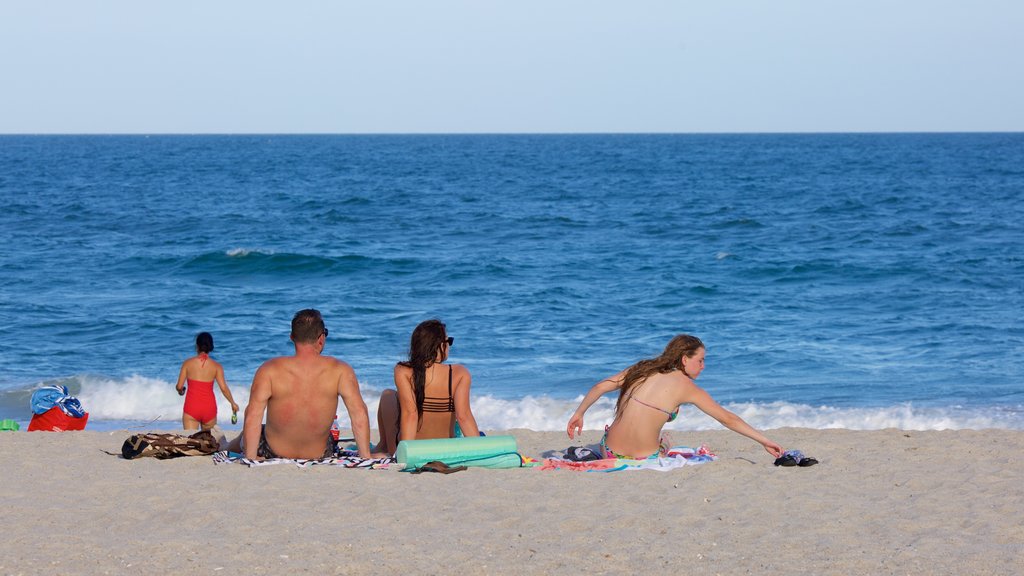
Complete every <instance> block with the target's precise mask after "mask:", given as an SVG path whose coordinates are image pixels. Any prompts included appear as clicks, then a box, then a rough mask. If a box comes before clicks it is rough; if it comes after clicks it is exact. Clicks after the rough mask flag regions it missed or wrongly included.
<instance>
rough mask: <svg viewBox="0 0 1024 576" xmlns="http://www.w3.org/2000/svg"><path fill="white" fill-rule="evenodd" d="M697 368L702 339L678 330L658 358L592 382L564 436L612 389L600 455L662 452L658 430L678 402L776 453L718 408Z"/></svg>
mask: <svg viewBox="0 0 1024 576" xmlns="http://www.w3.org/2000/svg"><path fill="white" fill-rule="evenodd" d="M703 370H704V343H703V342H701V341H700V339H699V338H697V337H696V336H690V335H687V334H680V335H679V336H676V337H675V338H673V339H672V341H670V342H669V343H668V346H666V347H665V351H664V352H662V353H661V356H658V357H657V358H650V359H647V360H641V361H640V362H637V363H636V364H633V365H632V366H630V367H629V368H626V369H625V370H623V371H622V372H619V373H618V374H616V375H614V376H612V377H610V378H605V379H604V380H601V381H600V382H598V383H597V384H595V385H594V386H593V388H591V389H590V391H589V392H587V395H586V396H584V398H583V401H582V402H580V405H579V408H577V409H576V412H575V413H574V414H573V415H572V417H571V418H570V419H569V424H568V426H566V432H567V433H568V434H569V438H574V437H575V436H576V435H577V434H579V433H580V432H581V431H582V430H583V415H584V414H585V413H586V411H587V409H588V408H590V406H591V405H592V404H593V403H594V402H596V401H597V399H598V398H600V397H601V396H603V395H604V394H607V393H608V392H611V391H612V390H618V391H619V399H618V401H617V402H616V405H615V419H614V420H613V421H612V423H611V425H609V426H607V427H605V432H604V436H602V437H601V450H602V451H603V453H604V457H605V458H633V459H645V458H654V457H657V456H659V455H664V453H665V451H666V450H667V449H668V448H670V446H666V444H667V442H666V441H665V439H664V437H662V436H661V430H662V428H663V427H664V426H665V424H667V423H669V422H672V421H673V420H675V419H676V417H677V416H678V415H679V406H680V405H682V404H693V405H694V406H696V407H697V408H700V409H701V411H703V412H704V413H705V414H707V415H708V416H711V417H712V418H714V419H715V420H718V421H719V422H720V423H721V424H722V425H723V426H725V427H726V428H728V429H730V430H732V431H733V432H737V433H739V434H742V435H744V436H746V437H747V438H750V439H751V440H754V441H755V442H757V443H759V444H761V445H762V446H764V449H765V450H766V451H767V452H768V453H769V454H771V455H772V456H775V457H776V458H778V457H779V456H781V455H782V451H783V450H782V446H779V445H778V444H776V443H775V442H772V441H771V440H769V439H768V438H766V437H765V436H764V435H763V434H761V433H760V432H758V431H757V430H755V429H754V428H753V427H752V426H750V425H749V424H747V423H746V422H745V421H744V420H743V419H742V418H740V417H739V416H737V415H736V414H733V413H732V412H730V411H728V410H726V409H725V408H722V406H721V405H719V404H718V402H715V400H714V399H713V398H711V395H709V394H708V393H707V392H705V391H704V390H703V389H701V388H700V387H699V386H697V384H695V383H694V380H696V379H697V377H698V376H700V373H701V372H702V371H703Z"/></svg>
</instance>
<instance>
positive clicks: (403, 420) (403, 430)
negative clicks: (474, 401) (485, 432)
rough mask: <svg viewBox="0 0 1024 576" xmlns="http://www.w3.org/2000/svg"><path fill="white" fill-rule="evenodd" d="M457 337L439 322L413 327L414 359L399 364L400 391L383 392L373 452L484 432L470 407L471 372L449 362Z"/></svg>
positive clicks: (397, 384)
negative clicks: (406, 442) (403, 443)
mask: <svg viewBox="0 0 1024 576" xmlns="http://www.w3.org/2000/svg"><path fill="white" fill-rule="evenodd" d="M454 341H455V339H454V338H451V337H450V336H448V332H447V329H446V327H445V325H444V324H443V323H442V322H441V321H440V320H436V319H435V320H427V321H425V322H421V323H420V324H419V325H418V326H416V329H415V330H413V332H412V337H411V339H410V342H409V359H408V360H405V361H402V362H399V363H398V364H396V365H395V389H394V390H385V391H384V392H382V393H381V395H380V405H379V407H378V408H377V428H378V430H379V431H380V442H379V443H378V444H377V446H376V447H375V448H374V452H384V453H388V454H392V453H394V451H395V448H397V447H398V441H399V440H417V439H419V440H425V439H431V438H454V437H456V436H458V435H464V436H470V437H472V436H478V435H479V429H478V428H477V425H476V419H475V418H474V417H473V411H472V410H470V407H469V387H470V383H471V381H472V378H471V377H470V375H469V370H467V369H466V367H465V366H462V365H461V364H445V360H447V359H448V352H449V350H450V349H451V346H452V344H453V343H454Z"/></svg>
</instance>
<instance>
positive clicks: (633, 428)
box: [608, 371, 692, 454]
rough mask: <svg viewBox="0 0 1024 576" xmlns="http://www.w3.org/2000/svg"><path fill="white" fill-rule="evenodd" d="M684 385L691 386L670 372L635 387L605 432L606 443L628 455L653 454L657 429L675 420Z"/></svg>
mask: <svg viewBox="0 0 1024 576" xmlns="http://www.w3.org/2000/svg"><path fill="white" fill-rule="evenodd" d="M687 384H690V385H692V382H691V381H690V379H689V378H687V377H686V376H684V375H683V373H682V372H678V371H674V372H668V373H664V374H652V375H651V376H649V377H648V378H647V379H646V380H644V381H643V382H640V383H638V384H637V385H635V386H634V387H633V388H632V389H631V390H630V391H629V392H628V393H627V394H628V395H627V397H626V398H624V399H623V405H622V409H621V410H620V412H619V414H618V416H617V417H616V418H615V421H614V422H613V423H612V425H611V427H610V428H609V429H608V444H609V445H611V446H615V447H617V449H619V450H621V451H624V452H626V453H632V454H649V453H651V452H654V451H656V450H657V449H658V444H657V439H658V437H659V434H660V432H661V429H662V427H663V426H664V425H665V423H666V422H668V421H670V420H673V419H675V415H674V414H675V411H676V410H677V409H678V408H679V403H680V399H681V397H682V395H683V390H684V387H685V386H686V385H687ZM652 440H653V441H654V442H653V443H652Z"/></svg>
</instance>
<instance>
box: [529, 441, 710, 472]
mask: <svg viewBox="0 0 1024 576" xmlns="http://www.w3.org/2000/svg"><path fill="white" fill-rule="evenodd" d="M717 459H718V456H715V454H714V453H713V452H711V450H710V449H708V447H707V445H706V444H701V446H700V448H697V449H694V448H690V447H689V446H673V447H672V448H670V449H669V450H668V452H667V453H666V455H665V456H662V457H660V458H647V459H646V460H632V459H628V458H603V459H601V460H590V461H585V462H574V461H572V460H570V459H567V458H547V459H545V460H544V462H543V463H542V464H541V466H540V469H541V470H574V471H577V472H621V471H624V470H656V471H658V472H668V471H669V470H675V469H676V468H682V467H683V466H696V465H698V464H704V463H707V462H714V461H715V460H717Z"/></svg>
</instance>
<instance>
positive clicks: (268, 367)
mask: <svg viewBox="0 0 1024 576" xmlns="http://www.w3.org/2000/svg"><path fill="white" fill-rule="evenodd" d="M289 360H290V358H289V357H287V356H278V357H276V358H271V359H269V360H267V361H265V362H263V364H260V367H259V368H257V369H256V371H257V372H262V373H264V374H273V373H274V372H280V371H281V370H285V369H287V366H288V363H289Z"/></svg>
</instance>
